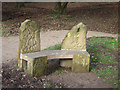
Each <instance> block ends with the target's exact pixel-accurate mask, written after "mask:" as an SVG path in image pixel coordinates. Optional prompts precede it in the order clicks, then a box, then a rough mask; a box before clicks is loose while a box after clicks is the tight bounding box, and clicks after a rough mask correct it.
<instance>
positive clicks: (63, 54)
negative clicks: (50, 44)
mask: <svg viewBox="0 0 120 90" xmlns="http://www.w3.org/2000/svg"><path fill="white" fill-rule="evenodd" d="M20 58H21V60H22V65H21V66H20V67H22V69H23V70H24V71H25V72H27V73H29V74H31V75H32V76H41V75H45V74H46V72H47V60H48V59H64V58H65V59H66V58H72V60H71V62H72V66H71V69H72V71H73V72H89V63H90V55H89V53H88V52H87V51H68V50H46V51H41V52H34V53H26V54H21V55H20Z"/></svg>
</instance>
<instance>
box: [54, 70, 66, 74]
mask: <svg viewBox="0 0 120 90" xmlns="http://www.w3.org/2000/svg"><path fill="white" fill-rule="evenodd" d="M55 74H64V71H62V70H56V71H55Z"/></svg>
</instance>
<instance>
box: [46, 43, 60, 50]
mask: <svg viewBox="0 0 120 90" xmlns="http://www.w3.org/2000/svg"><path fill="white" fill-rule="evenodd" d="M60 49H61V44H56V45H55V46H51V47H48V48H46V49H45V50H60Z"/></svg>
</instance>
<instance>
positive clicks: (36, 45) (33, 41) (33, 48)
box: [18, 19, 40, 69]
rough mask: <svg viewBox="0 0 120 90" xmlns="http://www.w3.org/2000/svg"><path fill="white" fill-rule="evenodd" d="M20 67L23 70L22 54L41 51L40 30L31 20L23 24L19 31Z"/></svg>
mask: <svg viewBox="0 0 120 90" xmlns="http://www.w3.org/2000/svg"><path fill="white" fill-rule="evenodd" d="M19 33H20V35H19V51H18V67H19V69H22V59H21V58H20V55H21V54H24V53H30V52H38V51H40V28H39V26H38V25H37V23H36V22H35V21H31V20H29V19H27V20H25V21H24V22H23V23H21V26H20V29H19Z"/></svg>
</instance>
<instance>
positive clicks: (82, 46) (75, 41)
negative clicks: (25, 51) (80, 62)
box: [60, 22, 87, 67]
mask: <svg viewBox="0 0 120 90" xmlns="http://www.w3.org/2000/svg"><path fill="white" fill-rule="evenodd" d="M86 35H87V27H86V26H85V25H84V24H83V23H82V22H81V23H79V24H78V25H76V26H74V27H73V28H72V29H71V30H70V31H69V32H68V33H67V35H66V37H65V38H64V40H63V42H62V45H61V50H77V51H80V50H83V51H86ZM60 65H62V67H63V65H64V67H68V64H67V61H66V60H62V61H60Z"/></svg>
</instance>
